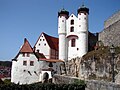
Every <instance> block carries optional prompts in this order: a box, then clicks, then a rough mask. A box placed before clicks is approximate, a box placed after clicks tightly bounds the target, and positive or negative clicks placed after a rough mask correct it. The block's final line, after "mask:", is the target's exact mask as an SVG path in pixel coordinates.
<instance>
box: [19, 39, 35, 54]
mask: <svg viewBox="0 0 120 90" xmlns="http://www.w3.org/2000/svg"><path fill="white" fill-rule="evenodd" d="M20 52H21V53H26V52H29V53H32V52H33V49H32V47H31V45H30V44H29V42H28V40H27V39H26V38H25V39H24V44H23V46H22V48H21V49H20Z"/></svg>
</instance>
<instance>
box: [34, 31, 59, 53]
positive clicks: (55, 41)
mask: <svg viewBox="0 0 120 90" xmlns="http://www.w3.org/2000/svg"><path fill="white" fill-rule="evenodd" d="M42 34H43V35H44V37H45V39H46V41H47V43H48V45H49V47H50V48H51V49H55V50H57V51H58V43H59V39H58V38H56V37H52V36H49V35H47V34H46V33H44V32H42V33H41V35H42ZM41 35H40V37H41ZM40 37H39V38H40ZM39 38H38V40H37V42H38V41H39ZM37 42H36V44H37ZM36 44H35V45H36Z"/></svg>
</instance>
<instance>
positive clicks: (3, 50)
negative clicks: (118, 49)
mask: <svg viewBox="0 0 120 90" xmlns="http://www.w3.org/2000/svg"><path fill="white" fill-rule="evenodd" d="M83 2H84V4H85V6H87V7H88V8H89V9H90V14H89V31H90V32H93V33H95V32H100V31H102V30H103V26H104V21H105V20H106V19H108V18H109V17H110V16H111V15H113V14H114V13H115V12H117V11H118V10H120V0H0V60H11V59H12V58H14V57H15V56H16V54H17V53H18V51H19V49H20V47H21V45H22V44H23V40H24V38H27V39H28V40H29V42H30V44H31V45H32V46H34V44H35V43H36V41H37V39H38V37H39V35H40V34H41V32H45V33H47V34H49V35H52V36H56V37H57V36H58V34H57V13H58V11H59V10H60V9H62V8H63V7H64V8H65V9H66V10H68V11H69V13H70V14H71V13H74V14H75V15H77V9H78V7H80V6H81V5H82V3H83Z"/></svg>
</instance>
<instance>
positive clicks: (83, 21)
mask: <svg viewBox="0 0 120 90" xmlns="http://www.w3.org/2000/svg"><path fill="white" fill-rule="evenodd" d="M77 13H78V30H77V32H78V37H79V39H78V45H79V46H78V47H79V50H78V55H79V56H81V57H82V56H83V55H84V54H86V53H87V52H88V15H89V9H88V8H86V7H85V6H84V5H82V6H81V7H80V8H79V9H78V10H77Z"/></svg>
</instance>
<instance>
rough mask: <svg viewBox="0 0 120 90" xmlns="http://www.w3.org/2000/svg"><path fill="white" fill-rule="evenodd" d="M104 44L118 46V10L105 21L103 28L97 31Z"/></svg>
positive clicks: (119, 42)
mask: <svg viewBox="0 0 120 90" xmlns="http://www.w3.org/2000/svg"><path fill="white" fill-rule="evenodd" d="M98 39H99V41H102V42H103V44H104V46H110V45H112V44H113V45H114V46H120V11H119V12H118V13H116V14H115V15H113V16H112V17H110V18H109V19H108V20H106V21H105V26H104V30H103V31H102V32H100V33H99V38H98Z"/></svg>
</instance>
